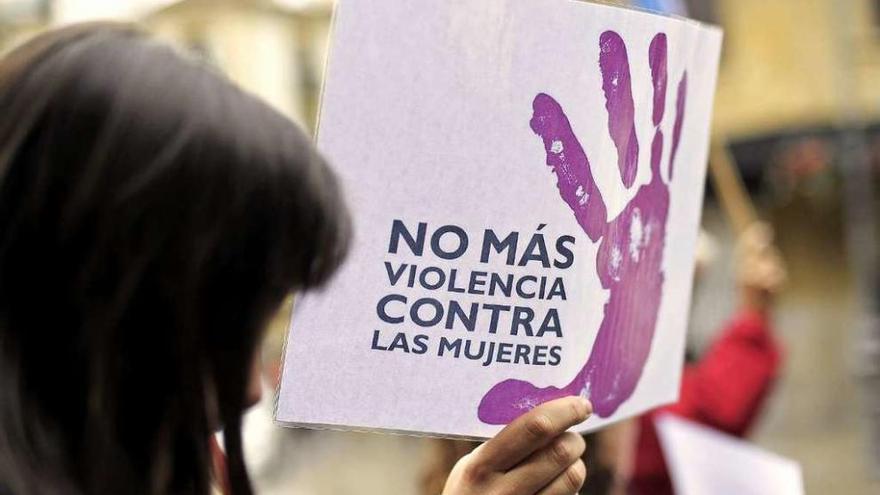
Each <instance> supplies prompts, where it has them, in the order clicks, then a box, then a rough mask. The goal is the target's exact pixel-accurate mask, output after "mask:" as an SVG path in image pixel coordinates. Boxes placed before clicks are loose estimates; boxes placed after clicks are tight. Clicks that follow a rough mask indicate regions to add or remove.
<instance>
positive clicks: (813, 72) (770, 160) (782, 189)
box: [0, 0, 880, 495]
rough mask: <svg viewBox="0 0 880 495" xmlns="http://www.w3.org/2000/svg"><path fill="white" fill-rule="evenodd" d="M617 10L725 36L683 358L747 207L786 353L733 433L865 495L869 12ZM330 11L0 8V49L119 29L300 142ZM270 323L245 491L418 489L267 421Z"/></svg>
mask: <svg viewBox="0 0 880 495" xmlns="http://www.w3.org/2000/svg"><path fill="white" fill-rule="evenodd" d="M353 1H365V0H353ZM366 1H368V0H366ZM521 1H527V0H521ZM632 3H634V4H636V6H639V7H642V8H647V9H654V10H662V11H665V12H667V13H676V14H680V15H688V16H689V17H692V18H695V19H698V20H700V21H704V22H711V23H714V24H718V25H720V26H722V27H723V28H724V31H725V44H724V51H723V57H722V62H721V74H720V79H719V87H718V96H717V99H716V105H715V121H714V129H713V135H714V136H715V138H716V141H717V143H718V145H717V146H716V150H721V152H716V153H713V162H715V163H713V172H714V174H713V175H714V177H716V178H717V179H718V182H717V183H710V184H709V186H708V188H707V199H706V205H705V210H704V213H703V227H704V230H705V232H706V235H705V238H706V239H707V243H706V246H708V247H707V248H706V249H707V250H708V251H709V252H711V256H708V259H709V261H707V262H706V264H705V267H704V268H703V269H702V275H701V279H700V281H699V284H698V286H697V290H696V293H695V296H694V307H693V310H692V318H691V328H690V333H691V335H690V341H691V351H692V352H693V353H694V354H695V355H699V354H700V353H701V352H702V351H703V350H705V349H706V347H707V346H709V345H710V344H711V342H712V341H713V338H715V336H716V334H717V332H718V330H719V328H720V327H721V326H722V325H723V324H724V322H725V321H726V320H727V319H728V318H729V317H730V315H731V314H733V313H734V312H735V311H736V309H737V308H736V306H737V304H738V303H737V301H738V297H737V283H736V280H735V279H736V276H735V272H736V267H735V261H734V260H735V256H734V255H733V251H734V246H735V245H736V241H737V236H738V232H739V230H740V227H741V225H738V224H737V222H736V218H737V211H739V212H740V216H742V212H743V210H744V209H745V210H747V211H748V212H751V211H755V212H757V215H758V216H759V217H760V218H762V219H763V220H765V221H767V222H768V223H769V224H770V225H772V227H773V229H774V230H775V233H776V237H775V239H776V243H777V246H778V248H779V250H780V252H781V253H782V256H783V258H784V259H785V261H786V264H787V268H788V284H787V285H786V287H785V290H784V291H783V292H781V293H780V295H779V297H778V299H777V300H776V303H775V305H774V308H773V314H774V321H775V325H774V328H775V332H776V335H777V336H778V338H779V339H780V341H781V343H782V346H783V348H784V350H785V356H786V358H785V361H784V366H783V368H782V373H781V376H780V378H779V381H778V382H777V384H776V386H775V388H774V390H773V393H772V396H771V397H770V399H769V403H768V405H767V406H766V407H765V408H764V409H763V411H762V413H761V416H760V420H759V422H758V424H757V426H756V427H755V428H754V429H753V431H752V432H751V434H750V438H751V439H752V440H753V441H755V442H756V443H757V444H759V445H761V446H763V447H766V448H768V449H770V450H772V451H775V452H777V453H780V454H782V455H785V456H787V457H791V458H793V459H796V460H797V461H799V462H800V463H801V464H802V466H803V469H804V476H805V483H806V488H807V492H808V493H845V494H855V495H858V494H876V493H880V483H878V481H877V480H878V477H880V454H878V449H880V446H878V445H880V434H878V431H877V429H876V427H875V426H872V425H876V424H877V423H878V422H880V405H878V403H880V400H878V398H877V395H878V394H880V385H878V383H880V378H878V376H880V319H878V318H877V311H878V307H877V304H876V302H877V299H878V297H877V296H878V294H877V286H876V279H877V269H876V261H877V251H876V248H877V236H876V231H877V217H878V216H877V212H878V192H877V188H876V183H877V177H878V175H880V174H878V172H880V1H877V0H688V1H683V0H679V1H669V0H666V1H663V0H651V1H639V2H632ZM332 4H333V1H332V0H181V1H168V0H54V1H53V0H0V53H2V52H3V51H6V50H8V49H9V48H10V47H12V46H14V45H15V44H16V43H18V42H20V41H22V40H24V39H26V38H27V37H28V36H30V35H32V34H33V33H36V32H39V31H40V30H43V29H46V28H47V27H51V26H55V25H59V24H65V23H70V22H77V21H83V20H91V19H118V20H127V21H134V22H137V23H139V24H142V25H143V26H144V27H146V28H147V29H149V30H151V31H153V32H155V33H156V34H157V35H158V36H160V37H161V38H163V39H166V40H168V41H170V42H172V43H174V44H175V45H177V46H179V47H180V48H181V49H182V50H186V51H189V52H191V53H193V54H195V56H197V57H200V58H202V59H204V60H206V61H208V62H209V63H210V64H212V65H214V66H215V67H217V68H218V69H219V70H221V71H223V72H225V73H226V74H228V75H229V77H231V78H232V79H233V80H235V81H237V82H238V83H239V84H241V85H242V86H243V87H245V88H247V89H248V90H250V91H252V92H254V93H257V94H259V95H261V96H262V97H263V98H265V99H266V100H268V101H269V102H271V103H272V104H273V105H275V106H276V107H277V108H279V109H280V110H281V111H282V112H283V113H285V114H286V115H288V116H290V117H291V118H292V119H294V120H296V121H297V122H299V123H300V124H301V125H302V126H304V127H305V128H307V129H309V130H313V129H314V126H315V117H316V114H317V102H318V97H319V91H320V87H321V78H322V71H323V64H324V58H325V55H326V46H327V37H328V34H329V29H330V19H331V14H332V7H333V5H332ZM721 162H724V167H721V168H720V169H719V168H718V163H721ZM725 167H726V169H725ZM725 170H727V172H728V173H725ZM731 170H733V171H735V172H737V174H733V175H731V174H729V172H730V171H731ZM719 184H720V186H719ZM725 191H726V192H725ZM738 191H739V192H738ZM741 191H746V192H747V194H746V195H744V196H743V195H742V194H741ZM738 195H739V196H738ZM747 214H751V213H747ZM285 318H286V315H282V316H280V317H279V318H278V321H277V322H276V324H275V325H274V326H273V330H272V334H271V338H270V339H269V341H268V342H267V344H266V349H265V371H266V373H265V375H266V387H267V391H268V392H267V394H265V395H266V397H267V400H264V402H263V403H262V404H260V405H259V406H258V407H257V408H256V409H255V410H254V411H252V412H251V413H249V416H248V420H247V425H246V435H247V451H248V454H249V462H250V463H251V465H252V471H253V472H254V475H255V481H256V483H257V485H258V488H259V492H260V493H264V494H274V493H291V494H337V493H358V494H373V493H376V494H379V493H383V494H384V493H401V494H409V493H418V488H417V486H418V483H419V469H420V467H421V466H422V464H423V462H424V461H425V459H426V456H430V455H431V454H430V449H429V448H428V446H427V445H426V441H424V440H421V439H415V438H409V437H396V436H384V435H371V434H356V433H340V432H317V431H305V430H294V429H280V428H277V427H275V426H273V425H272V424H271V410H272V402H271V395H272V393H271V389H272V386H273V384H272V382H273V380H275V379H276V377H277V371H278V358H279V356H280V353H281V346H282V338H283V333H284V326H285ZM389 407H393V405H389Z"/></svg>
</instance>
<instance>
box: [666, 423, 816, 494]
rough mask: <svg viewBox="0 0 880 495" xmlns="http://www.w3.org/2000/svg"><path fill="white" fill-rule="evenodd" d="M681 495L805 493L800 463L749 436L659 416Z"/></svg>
mask: <svg viewBox="0 0 880 495" xmlns="http://www.w3.org/2000/svg"><path fill="white" fill-rule="evenodd" d="M657 432H658V434H659V436H660V443H661V445H662V446H663V456H664V457H665V458H666V466H667V468H668V470H669V473H670V476H671V477H672V481H673V485H674V486H675V493H677V494H678V495H706V494H709V493H711V494H712V495H803V493H804V487H803V476H802V474H801V467H800V465H799V464H798V463H797V462H795V461H793V460H791V459H787V458H785V457H782V456H779V455H776V454H774V453H772V452H768V451H766V450H764V449H761V448H758V447H756V446H754V445H752V444H750V443H749V442H746V441H744V440H740V439H738V438H735V437H732V436H729V435H725V434H723V433H720V432H718V431H715V430H713V429H711V428H707V427H705V426H702V425H699V424H696V423H694V422H691V421H686V420H684V419H681V418H677V417H675V416H672V415H668V414H667V415H663V416H661V417H659V418H658V419H657Z"/></svg>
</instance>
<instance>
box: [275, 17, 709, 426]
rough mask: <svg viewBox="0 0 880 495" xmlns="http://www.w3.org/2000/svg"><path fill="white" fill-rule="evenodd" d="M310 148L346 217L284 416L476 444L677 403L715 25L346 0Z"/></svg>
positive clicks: (316, 297) (305, 315)
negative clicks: (513, 431)
mask: <svg viewBox="0 0 880 495" xmlns="http://www.w3.org/2000/svg"><path fill="white" fill-rule="evenodd" d="M333 33H334V34H333V40H332V42H331V51H330V58H329V63H328V68H327V77H326V81H325V87H324V93H323V99H322V108H321V118H320V124H319V130H318V147H319V148H320V149H321V150H322V151H323V152H324V153H325V154H326V155H327V157H328V158H329V159H330V161H331V163H332V164H333V165H334V167H335V169H336V170H337V172H338V173H339V175H340V177H341V180H342V183H343V186H344V188H345V192H346V198H345V199H346V201H347V203H348V205H349V207H350V209H351V211H352V214H353V217H354V221H355V232H354V246H353V250H352V252H351V253H350V256H349V257H348V259H347V261H346V263H345V265H344V266H343V267H342V268H341V270H340V272H339V273H338V275H337V276H336V277H335V279H334V280H333V281H332V282H331V283H330V284H329V286H328V287H327V288H326V289H325V290H324V291H323V292H320V293H315V294H307V295H305V296H304V297H302V298H301V299H300V300H299V301H298V304H297V305H296V308H295V310H294V314H293V318H292V324H291V330H290V334H289V339H288V344H287V348H286V352H285V363H284V372H283V378H282V382H281V386H280V390H279V398H278V406H277V413H276V418H277V420H278V421H279V422H281V423H284V424H294V425H307V426H332V427H340V428H358V429H375V430H394V431H404V432H413V433H429V434H438V435H449V436H468V437H488V436H491V435H493V434H495V433H496V432H497V431H498V430H499V429H500V428H501V426H502V425H503V424H505V423H507V422H509V421H510V420H512V419H513V418H515V417H516V416H518V415H520V414H522V413H523V412H525V411H528V410H529V409H531V408H532V407H534V406H535V405H537V404H539V403H541V402H544V401H546V400H550V399H553V398H556V397H561V396H564V395H577V394H580V395H584V396H587V397H589V398H590V400H591V401H592V402H593V405H594V409H595V414H594V417H593V418H592V419H591V420H589V421H588V422H587V423H586V425H585V426H584V427H583V428H584V429H595V428H598V427H600V426H601V425H603V424H605V423H607V422H609V421H616V420H619V419H622V418H624V417H628V416H632V415H635V414H638V413H640V412H642V411H645V410H646V409H649V408H651V407H654V406H657V405H659V404H662V403H666V402H670V401H672V400H674V399H675V397H676V395H677V392H678V383H679V378H680V374H681V366H682V360H683V357H682V354H683V347H684V334H685V323H686V317H687V314H688V311H687V308H688V305H689V299H690V291H691V278H692V275H693V264H694V259H693V253H694V247H695V242H696V236H697V229H698V223H699V216H700V210H701V204H702V197H703V183H704V178H705V164H706V155H707V150H708V133H709V131H708V129H709V122H710V120H711V119H710V116H711V108H712V99H713V94H714V89H715V79H716V73H717V66H718V57H719V52H720V42H721V34H720V32H719V31H718V30H716V29H714V28H707V27H705V26H702V25H699V24H696V23H692V22H688V21H684V20H681V19H674V18H668V17H662V16H656V15H652V14H648V13H644V12H637V11H632V10H625V9H620V8H614V7H609V6H602V5H595V4H590V3H586V2H581V1H572V0H481V1H479V2H475V1H472V0H449V1H443V2H435V1H429V2H426V1H424V0H369V1H359V0H341V1H340V2H339V4H338V6H337V11H336V15H335V20H334V29H333Z"/></svg>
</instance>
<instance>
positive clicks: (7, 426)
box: [0, 24, 590, 495]
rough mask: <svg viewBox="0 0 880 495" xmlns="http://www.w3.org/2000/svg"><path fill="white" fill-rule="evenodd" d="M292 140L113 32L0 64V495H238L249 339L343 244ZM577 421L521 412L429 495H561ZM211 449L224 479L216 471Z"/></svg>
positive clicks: (323, 167)
mask: <svg viewBox="0 0 880 495" xmlns="http://www.w3.org/2000/svg"><path fill="white" fill-rule="evenodd" d="M348 237H349V225H348V216H347V214H346V210H345V206H344V201H343V200H342V196H341V192H340V190H339V187H338V186H337V182H336V179H335V178H334V175H333V173H332V172H331V171H330V169H329V167H328V166H327V164H326V163H325V162H324V160H323V159H322V158H321V157H320V156H319V155H318V153H317V152H316V151H315V149H314V147H313V146H312V145H311V144H310V142H309V140H308V138H307V137H306V136H305V134H304V133H303V132H302V131H301V130H299V129H298V128H297V127H296V126H295V125H294V124H292V123H291V122H290V121H288V120H287V119H286V118H284V117H282V116H281V115H280V114H278V113H277V112H275V111H273V110H272V109H270V108H269V107H268V106H267V105H265V104H264V103H262V102H260V101H258V100H257V99H256V98H254V97H253V96H250V95H248V94H246V93H244V92H242V91H241V90H239V89H238V88H236V87H235V86H234V85H232V84H231V83H230V82H228V81H227V80H226V79H224V78H222V77H220V76H218V75H217V74H216V73H215V72H214V71H213V70H211V69H209V68H207V67H204V66H201V65H199V64H197V63H195V62H193V61H189V60H186V59H184V58H182V57H181V56H179V55H177V54H176V53H175V52H174V51H172V50H171V49H170V48H168V47H165V46H162V45H160V44H158V43H157V42H155V41H153V40H151V39H150V38H148V37H147V36H145V35H143V34H141V33H138V32H137V31H135V30H133V29H132V28H130V27H127V26H122V25H104V24H94V25H81V26H75V27H70V28H66V29H63V30H59V31H55V32H50V33H48V34H44V35H42V36H39V37H37V38H36V39H34V40H32V41H30V42H29V43H27V44H25V45H24V46H22V47H20V48H18V49H17V50H15V51H13V52H12V53H11V54H10V55H8V56H7V57H6V59H5V60H3V61H2V62H0V493H3V494H4V495H5V494H11V495H30V494H43V493H52V494H120V493H128V494H164V493H174V494H207V493H210V492H211V491H212V489H213V488H212V487H214V486H224V487H226V488H225V490H226V491H228V492H229V493H233V494H235V495H241V494H249V493H251V491H252V490H251V488H250V484H249V482H248V476H247V473H246V470H245V467H244V462H243V459H242V454H241V450H242V448H241V435H240V425H241V413H242V410H243V409H244V408H245V407H246V406H247V403H248V402H249V401H251V400H253V397H249V394H248V383H249V370H252V369H253V368H254V366H253V363H254V356H255V355H256V349H257V346H258V343H259V341H260V339H261V336H262V333H263V328H264V327H265V323H266V322H267V319H268V318H269V317H270V315H272V314H273V312H274V311H275V310H276V309H277V308H278V306H279V304H280V303H281V302H282V300H283V299H284V297H285V296H286V295H287V294H288V293H290V292H292V291H302V290H308V289H311V288H313V287H317V286H319V285H321V284H322V283H323V282H324V281H326V280H327V279H328V278H329V277H330V276H331V275H332V273H333V272H334V270H335V269H336V268H337V266H338V265H339V263H340V261H341V260H342V258H343V256H344V254H345V252H346V249H347V245H348ZM589 413H590V405H589V403H588V402H587V401H586V400H583V399H577V398H568V399H560V400H558V401H555V402H552V403H548V404H546V405H544V406H541V407H538V408H536V409H534V410H533V411H532V412H531V413H529V414H526V415H524V416H523V417H522V418H520V419H519V420H517V421H516V422H514V423H513V424H511V425H509V426H508V427H507V428H506V429H505V430H503V431H502V432H501V433H500V434H499V435H498V436H497V437H496V438H494V439H492V440H491V441H489V442H488V443H486V444H485V445H483V447H481V448H480V449H479V450H477V451H476V452H474V453H473V454H472V455H470V456H468V457H466V458H464V459H463V460H462V461H461V462H459V463H458V465H457V466H456V468H455V470H454V471H453V474H452V476H451V478H450V481H449V482H448V484H447V486H446V488H445V493H447V494H449V495H453V494H478V493H479V494H484V493H505V494H524V495H525V494H535V493H540V494H546V495H551V494H567V493H574V492H576V491H577V489H578V487H579V486H580V485H581V483H582V482H583V480H584V476H585V472H584V471H585V470H584V465H583V464H582V463H581V461H580V460H578V459H579V457H580V454H581V452H582V451H583V449H584V443H583V441H582V440H581V439H580V437H579V436H577V435H574V434H569V433H565V431H566V430H567V429H568V428H569V427H571V426H572V425H575V424H577V423H580V422H582V421H584V420H585V419H586V417H587V416H588V415H589ZM221 427H222V429H223V435H224V439H225V447H226V453H227V461H226V462H225V463H224V464H225V465H226V467H225V468H223V469H222V470H219V471H221V472H218V470H217V469H214V468H212V460H211V449H210V447H209V445H210V441H209V439H210V438H211V437H212V434H213V431H214V430H215V429H218V428H221Z"/></svg>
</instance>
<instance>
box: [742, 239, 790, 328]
mask: <svg viewBox="0 0 880 495" xmlns="http://www.w3.org/2000/svg"><path fill="white" fill-rule="evenodd" d="M773 237H774V234H773V228H772V227H770V226H769V225H767V224H766V223H763V222H755V223H753V224H752V225H750V226H749V227H748V228H746V230H745V231H743V233H742V234H741V235H740V237H739V239H738V240H737V246H736V260H737V282H738V284H739V288H740V298H741V305H742V306H743V308H744V309H747V310H753V311H759V312H767V311H769V310H770V309H771V307H772V305H773V300H774V297H775V295H776V294H777V293H778V292H779V291H780V290H781V289H782V287H783V286H784V285H785V282H786V280H787V278H788V274H787V272H786V269H785V262H784V261H783V259H782V256H781V254H780V253H779V250H778V249H777V248H776V245H775V244H774V242H773Z"/></svg>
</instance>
